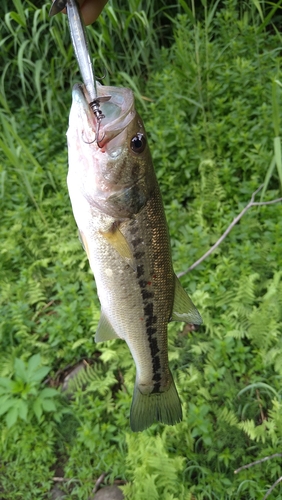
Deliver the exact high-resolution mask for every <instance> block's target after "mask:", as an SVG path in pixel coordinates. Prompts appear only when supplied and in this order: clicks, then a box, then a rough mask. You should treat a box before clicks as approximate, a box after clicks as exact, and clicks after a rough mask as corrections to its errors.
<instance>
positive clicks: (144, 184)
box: [67, 84, 202, 431]
mask: <svg viewBox="0 0 282 500" xmlns="http://www.w3.org/2000/svg"><path fill="white" fill-rule="evenodd" d="M97 87H98V94H99V93H100V95H101V96H103V95H104V94H105V93H106V94H108V95H111V99H110V100H109V101H108V102H106V103H104V104H103V108H102V111H103V114H104V116H105V119H103V121H102V122H101V128H100V131H101V133H102V137H103V138H102V139H101V141H99V144H97V142H95V141H94V142H93V141H87V140H85V138H86V137H88V136H89V137H90V136H91V134H92V135H93V131H95V130H96V123H95V116H94V115H93V112H92V110H91V107H90V106H89V104H88V102H87V99H86V96H85V89H84V87H83V86H81V85H76V86H75V87H74V89H73V104H72V108H71V113H70V119H69V129H68V133H67V137H68V154H69V173H68V189H69V194H70V199H71V203H72V208H73V213H74V217H75V219H76V222H77V225H78V228H79V231H80V234H81V239H82V241H83V244H84V248H85V250H86V252H87V255H88V259H89V262H90V266H91V269H92V271H93V273H94V277H95V280H96V285H97V291H98V296H99V300H100V303H101V319H100V322H99V325H98V328H97V332H96V336H95V340H96V342H103V341H106V340H111V339H114V338H121V339H123V340H125V342H126V343H127V345H128V347H129V349H130V351H131V354H132V357H133V359H134V362H135V365H136V381H135V388H134V393H133V400H132V405H131V412H130V424H131V428H132V430H133V431H141V430H143V429H145V428H147V427H149V426H150V425H152V423H154V422H155V421H160V422H162V423H165V424H169V425H173V424H175V423H177V422H179V421H180V420H181V419H182V410H181V403H180V399H179V396H178V393H177V390H176V387H175V384H174V381H173V377H172V374H171V372H170V369H169V362H168V346H167V325H168V322H169V321H170V320H176V321H185V322H187V323H193V324H200V323H201V321H202V320H201V316H200V314H199V313H198V311H197V309H196V308H195V306H194V304H193V303H192V301H191V299H190V298H189V297H188V295H187V294H186V292H185V291H184V290H183V288H182V286H181V284H180V282H179V280H178V279H177V278H176V276H175V274H174V271H173V266H172V259H171V250H170V242H169V234H168V228H167V223H166V219H165V213H164V208H163V203H162V198H161V193H160V189H159V186H158V183H157V178H156V175H155V172H154V167H153V163H152V158H151V155H150V151H149V146H148V143H147V138H146V133H145V129H144V125H143V122H142V120H141V118H140V116H139V115H138V114H137V112H136V111H135V107H134V99H133V94H132V92H131V91H130V90H129V89H121V88H116V87H102V86H100V85H99V84H98V86H97Z"/></svg>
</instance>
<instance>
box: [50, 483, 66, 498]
mask: <svg viewBox="0 0 282 500" xmlns="http://www.w3.org/2000/svg"><path fill="white" fill-rule="evenodd" d="M60 498H65V493H64V492H63V491H62V490H60V488H59V487H58V486H57V485H55V486H54V488H52V490H51V499H52V500H59V499H60Z"/></svg>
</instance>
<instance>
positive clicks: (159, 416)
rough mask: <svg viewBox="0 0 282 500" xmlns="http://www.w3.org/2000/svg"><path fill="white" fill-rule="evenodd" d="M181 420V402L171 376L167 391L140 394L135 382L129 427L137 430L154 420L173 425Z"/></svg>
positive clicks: (148, 425)
mask: <svg viewBox="0 0 282 500" xmlns="http://www.w3.org/2000/svg"><path fill="white" fill-rule="evenodd" d="M181 420H182V409H181V402H180V399H179V396H178V393H177V390H176V387H175V384H174V380H173V378H172V376H171V384H170V387H169V389H168V390H167V391H165V392H157V393H151V394H142V392H141V391H140V390H139V388H138V384H137V381H136V382H135V387H134V393H133V399H132V405H131V410H130V427H131V429H132V431H134V432H138V431H143V430H144V429H147V427H150V425H152V424H153V423H154V422H156V421H159V422H162V423H163V424H167V425H174V424H177V423H178V422H180V421H181Z"/></svg>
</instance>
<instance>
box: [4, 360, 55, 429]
mask: <svg viewBox="0 0 282 500" xmlns="http://www.w3.org/2000/svg"><path fill="white" fill-rule="evenodd" d="M50 369H51V368H50V367H49V366H42V364H41V357H40V355H39V354H35V355H34V356H31V357H30V358H29V360H28V362H27V363H25V362H24V361H23V360H22V359H19V358H15V361H14V370H13V376H12V378H9V377H1V378H0V416H1V415H5V421H6V424H7V426H8V428H9V427H12V426H13V425H14V424H15V423H16V421H17V420H18V419H19V418H20V419H22V420H24V421H26V422H27V421H31V420H32V418H33V417H34V416H36V418H37V420H38V422H40V421H41V417H42V415H43V413H44V412H53V413H54V418H55V420H56V419H58V418H59V414H58V409H59V403H58V400H57V399H58V395H59V393H58V391H57V390H56V389H52V388H44V389H41V388H40V383H41V382H42V380H43V379H44V378H45V377H46V375H47V374H48V373H49V371H50ZM55 413H56V414H55Z"/></svg>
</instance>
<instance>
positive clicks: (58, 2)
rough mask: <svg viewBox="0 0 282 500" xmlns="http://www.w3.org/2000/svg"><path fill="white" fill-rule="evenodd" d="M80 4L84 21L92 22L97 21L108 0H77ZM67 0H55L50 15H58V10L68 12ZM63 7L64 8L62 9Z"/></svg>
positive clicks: (86, 22)
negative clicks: (66, 7) (65, 7)
mask: <svg viewBox="0 0 282 500" xmlns="http://www.w3.org/2000/svg"><path fill="white" fill-rule="evenodd" d="M77 2H78V3H79V5H80V10H81V15H82V19H83V21H84V23H85V24H86V25H87V24H91V23H93V22H94V21H96V19H97V17H98V16H99V15H100V14H101V12H102V10H103V8H104V7H105V5H106V3H107V0H77ZM66 3H67V0H53V4H52V7H51V10H50V16H54V15H56V14H57V13H58V12H64V14H65V13H66V9H64V6H65V5H66ZM62 9H63V10H62Z"/></svg>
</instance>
